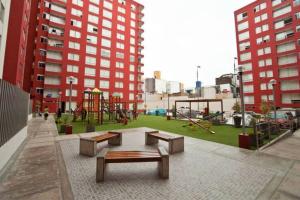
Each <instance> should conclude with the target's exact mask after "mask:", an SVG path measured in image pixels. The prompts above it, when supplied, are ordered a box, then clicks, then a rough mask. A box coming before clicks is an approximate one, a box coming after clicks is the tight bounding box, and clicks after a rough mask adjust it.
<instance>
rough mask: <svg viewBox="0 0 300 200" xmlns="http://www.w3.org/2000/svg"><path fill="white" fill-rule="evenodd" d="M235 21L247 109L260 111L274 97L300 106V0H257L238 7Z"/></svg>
mask: <svg viewBox="0 0 300 200" xmlns="http://www.w3.org/2000/svg"><path fill="white" fill-rule="evenodd" d="M235 25H236V40H237V50H238V62H239V65H241V66H242V67H243V85H244V95H245V104H246V109H247V110H252V111H256V112H259V111H260V105H261V102H262V101H270V102H273V101H274V100H275V104H276V107H280V108H299V107H300V104H299V103H297V100H299V99H300V76H299V70H300V57H299V56H300V54H299V53H300V40H299V39H300V1H299V0H257V1H255V2H253V3H251V4H249V5H247V6H245V7H243V8H241V9H239V10H237V11H235ZM272 79H273V80H275V81H276V84H275V85H274V94H275V97H274V96H273V85H272V84H271V80H272Z"/></svg>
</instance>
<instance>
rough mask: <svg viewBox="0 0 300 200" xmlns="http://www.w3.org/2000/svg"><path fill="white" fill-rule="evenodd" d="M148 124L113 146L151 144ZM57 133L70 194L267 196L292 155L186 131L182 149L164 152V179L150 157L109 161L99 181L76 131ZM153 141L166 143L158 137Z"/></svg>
mask: <svg viewBox="0 0 300 200" xmlns="http://www.w3.org/2000/svg"><path fill="white" fill-rule="evenodd" d="M148 130H151V129H148V128H139V129H130V130H124V131H122V132H123V145H122V146H121V147H117V148H116V149H130V150H132V149H133V150H134V149H149V148H157V147H149V146H145V145H144V143H145V138H144V132H145V131H148ZM168 134H170V133H168ZM91 135H94V134H81V135H80V136H81V137H86V136H91ZM57 139H58V140H61V141H60V142H59V143H60V146H61V149H62V152H63V157H64V160H65V163H66V167H67V172H68V175H69V180H70V183H71V187H72V191H73V194H74V197H75V199H85V200H87V199H120V200H121V199H122V200H124V199H214V200H216V199H238V200H241V199H249V200H250V199H259V198H261V199H269V198H271V197H272V195H273V193H274V191H275V189H276V187H277V186H278V185H279V184H280V182H281V180H282V177H284V176H285V175H286V173H287V171H288V170H289V169H290V168H291V167H292V165H293V164H294V161H293V160H288V159H284V158H281V159H280V158H277V157H274V156H272V155H266V154H259V153H254V152H252V151H247V150H241V149H238V148H234V147H230V146H226V145H221V144H217V143H212V142H207V141H202V140H198V139H193V138H188V137H186V138H185V152H184V153H178V154H175V155H171V156H170V178H169V180H161V179H159V178H158V175H157V164H156V163H138V164H134V163H130V164H109V167H108V169H107V171H106V177H105V182H104V183H98V184H97V183H96V181H95V174H96V158H89V157H85V156H81V155H79V153H78V152H79V136H70V137H69V136H67V137H66V136H62V137H59V138H57ZM159 145H161V146H164V147H167V146H166V143H164V142H161V143H160V144H159ZM98 147H99V148H100V149H101V148H104V147H107V144H105V143H104V144H100V145H98Z"/></svg>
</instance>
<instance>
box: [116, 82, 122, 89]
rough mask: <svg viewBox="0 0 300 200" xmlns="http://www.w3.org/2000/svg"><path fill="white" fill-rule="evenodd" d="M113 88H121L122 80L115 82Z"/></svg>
mask: <svg viewBox="0 0 300 200" xmlns="http://www.w3.org/2000/svg"><path fill="white" fill-rule="evenodd" d="M115 88H123V82H115Z"/></svg>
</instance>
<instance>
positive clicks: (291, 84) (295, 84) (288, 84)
mask: <svg viewBox="0 0 300 200" xmlns="http://www.w3.org/2000/svg"><path fill="white" fill-rule="evenodd" d="M280 88H281V90H282V91H289V90H299V89H300V85H299V80H291V81H281V83H280Z"/></svg>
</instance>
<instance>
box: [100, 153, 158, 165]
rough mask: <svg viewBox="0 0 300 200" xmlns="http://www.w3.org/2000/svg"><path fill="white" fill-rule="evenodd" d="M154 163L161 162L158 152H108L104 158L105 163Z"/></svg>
mask: <svg viewBox="0 0 300 200" xmlns="http://www.w3.org/2000/svg"><path fill="white" fill-rule="evenodd" d="M154 161H161V155H160V154H159V152H143V151H109V152H107V154H106V156H105V162H106V163H120V162H154Z"/></svg>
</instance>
